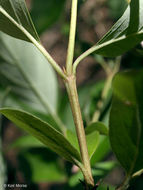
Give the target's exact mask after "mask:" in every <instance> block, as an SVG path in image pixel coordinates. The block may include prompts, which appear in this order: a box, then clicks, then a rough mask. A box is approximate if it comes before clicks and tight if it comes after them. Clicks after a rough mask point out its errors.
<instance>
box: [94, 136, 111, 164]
mask: <svg viewBox="0 0 143 190" xmlns="http://www.w3.org/2000/svg"><path fill="white" fill-rule="evenodd" d="M110 149H111V148H110V143H109V138H108V137H107V136H100V139H99V145H98V147H97V149H96V151H95V153H94V154H93V156H92V158H91V165H92V166H94V165H95V163H97V162H101V161H102V160H103V159H104V158H105V156H107V155H108V154H109V152H110Z"/></svg>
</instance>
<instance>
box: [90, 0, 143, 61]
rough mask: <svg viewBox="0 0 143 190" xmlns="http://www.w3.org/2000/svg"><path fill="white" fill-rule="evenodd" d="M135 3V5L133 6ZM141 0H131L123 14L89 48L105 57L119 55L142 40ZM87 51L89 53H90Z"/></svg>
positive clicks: (142, 15)
mask: <svg viewBox="0 0 143 190" xmlns="http://www.w3.org/2000/svg"><path fill="white" fill-rule="evenodd" d="M134 5H135V6H134ZM142 9H143V0H138V1H136V0H132V3H131V4H130V5H129V6H128V7H127V9H126V11H125V12H124V14H123V16H122V17H121V18H120V19H119V20H118V21H117V22H116V23H115V25H114V26H113V27H112V28H111V30H110V31H109V32H108V33H107V34H106V35H105V36H104V37H103V38H102V39H101V40H100V41H99V42H98V43H97V44H96V45H95V46H94V47H92V49H91V52H95V53H97V54H100V55H103V56H105V57H115V56H118V55H121V54H123V53H125V52H127V51H128V50H130V49H132V48H133V47H135V46H136V45H137V44H138V43H140V42H141V41H142V40H143V19H142V17H143V11H142ZM91 52H90V51H89V53H91Z"/></svg>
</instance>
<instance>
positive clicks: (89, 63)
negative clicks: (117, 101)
mask: <svg viewBox="0 0 143 190" xmlns="http://www.w3.org/2000/svg"><path fill="white" fill-rule="evenodd" d="M26 3H27V6H28V9H29V10H30V13H31V16H32V19H33V22H34V24H35V26H36V29H37V31H38V33H39V35H40V37H41V41H42V43H43V45H44V46H45V48H47V50H48V51H49V52H50V53H51V55H52V56H53V58H54V59H55V60H56V61H57V62H58V63H59V64H60V65H61V67H63V66H64V64H65V60H66V51H67V43H68V34H69V19H70V1H68V0H67V1H66V0H60V1H59V0H48V1H45V0H40V1H39V0H27V1H26ZM126 6H127V3H126V1H125V0H121V1H118V0H79V6H78V13H79V14H78V26H77V37H76V49H75V55H76V57H77V56H79V55H80V54H81V53H82V52H83V51H85V50H87V49H88V48H89V47H91V45H93V44H95V43H96V42H97V41H98V40H99V39H100V38H101V37H102V36H103V35H104V34H105V33H106V32H107V31H108V30H109V29H110V28H111V26H112V25H113V23H114V22H115V21H117V19H118V18H119V17H120V16H121V15H122V13H123V12H124V10H125V8H126ZM2 36H3V34H1V35H0V104H1V106H2V105H5V106H13V107H18V108H22V109H24V110H26V111H29V112H31V113H33V114H34V115H37V116H39V117H41V118H42V119H44V120H46V121H48V122H49V123H52V124H53V123H54V126H55V128H57V129H58V125H59V123H58V118H57V119H56V121H55V117H57V115H59V116H60V118H61V119H62V121H63V123H64V124H65V126H66V127H67V128H68V129H69V130H71V131H72V132H73V133H75V129H74V123H73V119H72V115H71V110H70V106H69V103H68V98H67V95H66V92H65V89H64V86H63V84H62V82H61V80H60V79H59V78H58V77H57V76H56V74H55V72H54V71H53V69H52V68H51V67H50V66H48V65H47V63H45V61H44V58H43V57H40V56H39V55H38V53H37V52H36V53H35V51H36V50H35V49H34V48H33V49H32V48H31V47H29V46H31V45H29V44H27V48H26V49H27V52H24V53H23V51H25V50H23V49H22V47H24V45H23V44H22V42H21V43H20V44H17V43H13V42H12V41H10V39H9V38H7V37H6V36H5V37H2ZM24 48H25V47H24ZM15 52H16V53H15ZM8 53H9V56H7V55H8ZM25 55H26V56H25ZM36 55H37V57H36ZM142 55H143V49H142V46H141V44H139V45H138V46H137V47H136V48H135V49H134V50H131V51H130V52H128V53H126V54H125V55H123V56H122V58H121V66H120V69H121V70H122V69H130V68H142V67H143V56H142ZM26 57H27V58H26ZM39 57H40V58H39ZM33 59H34V60H33ZM15 60H19V62H20V63H21V65H17V64H16V62H15ZM100 60H104V61H105V62H106V63H107V64H108V65H109V67H110V68H111V69H112V67H113V63H116V62H117V60H116V59H107V58H105V59H103V58H102V59H100V57H98V58H97V57H96V56H95V55H91V56H89V57H87V58H86V59H84V60H83V61H82V64H81V66H80V67H79V68H78V74H77V82H78V86H79V89H78V92H79V99H80V104H81V109H82V113H83V119H84V124H85V126H87V125H88V124H89V121H90V119H91V117H92V115H93V113H94V112H95V110H96V109H97V108H98V105H97V103H98V101H99V100H100V98H101V94H102V90H103V88H104V84H105V82H106V74H105V72H104V70H103V69H102V67H101V63H100ZM23 62H24V67H23V68H22V66H23V64H22V63H23ZM39 62H40V63H41V65H40V67H39V65H38V63H39ZM25 64H26V65H25ZM21 68H22V69H26V70H27V73H28V74H27V76H28V77H29V76H30V78H28V80H30V81H34V82H32V85H34V86H36V88H37V90H39V91H40V92H41V94H42V98H43V100H44V101H45V102H46V105H47V106H49V107H50V110H51V111H50V112H49V111H47V109H46V106H44V104H43V103H42V101H39V100H38V99H37V97H36V96H35V91H33V89H32V90H31V87H29V86H28V85H27V80H26V79H25V76H23V75H22V74H21ZM45 76H46V79H45ZM58 83H59V84H60V87H59V86H58ZM46 99H47V100H48V101H47V100H46ZM49 102H50V104H49ZM110 103H111V92H110V93H109V96H108V98H107V100H106V101H105V102H104V106H103V109H102V110H101V115H100V117H99V120H100V121H103V122H104V123H105V124H106V125H107V126H108V116H109V109H110ZM53 113H54V114H53ZM55 113H57V115H56V114H55ZM0 119H1V125H0V132H1V139H0V150H2V151H0V186H1V187H2V185H1V184H3V183H4V181H5V182H6V183H9V184H14V183H26V184H28V190H33V189H34V190H54V189H58V190H60V189H61V190H70V189H71V190H77V189H78V190H80V189H82V184H81V183H80V182H79V179H81V180H82V179H83V178H82V175H81V173H80V172H79V171H78V170H77V168H75V167H74V166H72V165H71V164H70V163H68V162H66V161H65V160H63V159H61V158H60V157H58V156H57V155H56V154H54V153H53V152H51V151H50V150H48V149H47V148H45V147H44V145H42V144H41V143H40V142H39V141H38V140H36V139H35V138H34V137H32V136H29V135H27V134H25V133H24V132H23V131H20V130H19V129H18V128H16V127H15V126H14V125H13V124H11V123H10V122H9V121H8V120H6V119H5V118H0ZM91 164H92V166H93V174H94V178H95V181H96V182H98V181H99V180H101V186H100V188H98V189H99V190H105V189H107V186H109V187H110V190H112V189H114V188H115V186H117V185H118V184H120V183H121V181H122V179H123V176H124V171H123V170H122V169H121V167H120V166H119V164H118V163H117V161H116V159H115V157H114V155H113V154H112V153H111V148H110V144H109V142H108V139H107V137H105V136H102V138H100V142H99V146H98V148H97V150H96V151H95V153H94V155H93V157H92V160H91ZM131 184H132V188H129V190H133V189H136V190H141V189H143V176H140V177H138V178H135V179H134V180H132V181H131Z"/></svg>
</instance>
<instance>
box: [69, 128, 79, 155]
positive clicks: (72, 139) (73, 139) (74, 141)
mask: <svg viewBox="0 0 143 190" xmlns="http://www.w3.org/2000/svg"><path fill="white" fill-rule="evenodd" d="M67 139H68V141H69V142H70V143H71V144H72V145H73V146H74V147H75V148H76V149H77V150H78V152H80V150H79V145H78V140H77V136H76V133H74V132H72V131H70V130H67Z"/></svg>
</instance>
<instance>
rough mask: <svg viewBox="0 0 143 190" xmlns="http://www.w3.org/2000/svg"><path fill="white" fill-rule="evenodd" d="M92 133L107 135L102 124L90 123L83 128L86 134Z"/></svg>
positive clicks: (105, 128)
mask: <svg viewBox="0 0 143 190" xmlns="http://www.w3.org/2000/svg"><path fill="white" fill-rule="evenodd" d="M93 131H98V132H99V133H100V134H101V135H108V129H107V127H106V126H105V125H104V123H102V122H95V123H91V124H90V125H89V126H87V127H86V128H85V132H86V134H90V133H92V132H93Z"/></svg>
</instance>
